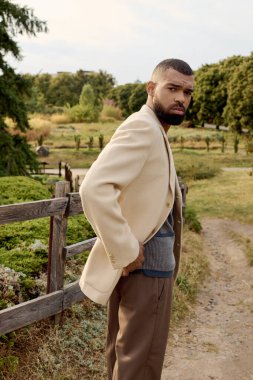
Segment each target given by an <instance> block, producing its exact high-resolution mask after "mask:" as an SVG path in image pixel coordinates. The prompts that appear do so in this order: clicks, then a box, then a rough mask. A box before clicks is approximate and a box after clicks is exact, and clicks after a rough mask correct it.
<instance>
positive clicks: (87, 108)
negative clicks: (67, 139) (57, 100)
mask: <svg viewBox="0 0 253 380" xmlns="http://www.w3.org/2000/svg"><path fill="white" fill-rule="evenodd" d="M65 112H66V113H67V115H68V116H69V117H70V118H71V120H72V121H74V122H80V121H86V122H93V121H97V120H98V118H99V112H100V108H99V107H98V106H97V105H96V96H95V93H94V90H93V88H92V87H91V85H90V84H85V85H84V86H83V89H82V92H81V95H80V98H79V104H76V105H75V106H73V107H70V105H67V106H66V107H65Z"/></svg>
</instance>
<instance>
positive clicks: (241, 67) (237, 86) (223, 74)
mask: <svg viewBox="0 0 253 380" xmlns="http://www.w3.org/2000/svg"><path fill="white" fill-rule="evenodd" d="M25 79H27V80H29V81H30V83H31V84H32V87H31V88H32V90H31V97H30V98H29V99H27V108H28V111H29V112H46V113H50V112H58V111H59V109H60V108H61V107H67V108H68V109H69V108H71V107H75V108H74V110H73V112H75V114H77V115H79V116H78V117H79V118H80V117H81V113H82V107H83V106H82V107H80V104H81V103H82V104H83V105H84V103H85V102H86V103H87V107H90V109H91V108H94V109H95V110H96V112H93V113H92V112H90V113H89V112H88V114H89V115H88V116H89V117H87V107H86V111H84V112H83V114H84V119H85V115H86V120H87V121H89V120H90V121H92V120H94V121H96V120H98V118H99V112H100V111H101V110H102V107H103V102H104V100H105V99H107V100H111V101H112V102H113V104H114V105H115V106H117V107H118V108H120V110H121V112H122V116H123V117H127V116H128V115H130V114H131V113H132V112H135V111H137V110H138V109H140V107H141V106H142V105H143V104H144V103H145V102H146V98H147V93H146V86H145V84H144V83H128V84H124V85H119V86H117V85H116V81H115V79H114V78H113V76H112V75H111V74H108V73H106V72H104V71H99V72H98V73H95V72H94V73H93V72H92V73H90V72H88V73H87V72H86V71H83V70H79V71H77V72H76V73H75V74H71V73H60V74H58V75H56V76H54V75H50V74H39V75H35V76H32V75H28V74H27V75H26V76H25ZM87 85H89V86H90V88H88V87H87ZM84 86H85V90H84V91H83V88H84ZM82 91H83V92H85V91H86V93H87V91H88V92H89V95H87V96H83V98H82V99H81V98H80V97H81V94H82ZM91 99H93V100H92V101H91ZM252 104H253V53H252V54H251V55H249V56H245V57H243V56H232V57H229V58H227V59H224V60H222V61H220V62H218V63H214V64H208V65H203V66H202V67H200V68H199V69H198V70H196V72H195V89H194V94H193V100H192V104H191V106H190V108H189V110H188V112H187V119H188V120H191V121H192V124H193V125H196V124H204V123H211V124H215V125H216V126H217V128H218V127H219V126H220V125H227V126H230V127H231V128H232V129H233V130H235V131H237V132H238V133H241V131H242V129H243V128H247V129H249V130H253V107H252ZM59 107H60V108H59ZM62 109H63V108H62ZM79 111H80V112H81V113H80V112H79Z"/></svg>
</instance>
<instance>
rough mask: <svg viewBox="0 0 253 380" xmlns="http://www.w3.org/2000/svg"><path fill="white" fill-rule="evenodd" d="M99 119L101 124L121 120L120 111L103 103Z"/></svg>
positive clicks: (111, 105)
mask: <svg viewBox="0 0 253 380" xmlns="http://www.w3.org/2000/svg"><path fill="white" fill-rule="evenodd" d="M99 119H100V121H102V122H108V121H115V120H121V119H122V112H121V109H120V108H119V107H116V106H114V105H113V104H108V103H104V105H103V109H102V111H101V113H100V118H99Z"/></svg>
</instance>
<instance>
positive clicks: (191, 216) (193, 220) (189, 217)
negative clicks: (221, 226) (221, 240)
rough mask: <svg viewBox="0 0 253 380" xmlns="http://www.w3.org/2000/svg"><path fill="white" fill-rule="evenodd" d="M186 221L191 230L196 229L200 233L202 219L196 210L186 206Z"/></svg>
mask: <svg viewBox="0 0 253 380" xmlns="http://www.w3.org/2000/svg"><path fill="white" fill-rule="evenodd" d="M185 223H186V225H187V226H188V228H189V230H191V231H194V232H196V233H198V234H199V233H200V232H201V230H202V226H201V223H200V221H199V220H198V217H197V214H196V212H195V210H194V209H192V208H189V207H186V210H185Z"/></svg>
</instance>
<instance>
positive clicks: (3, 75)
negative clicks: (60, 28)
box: [0, 0, 47, 175]
mask: <svg viewBox="0 0 253 380" xmlns="http://www.w3.org/2000/svg"><path fill="white" fill-rule="evenodd" d="M43 31H47V28H46V24H45V22H43V21H40V20H39V19H38V18H36V17H35V16H34V14H33V11H32V10H31V9H29V8H27V7H26V6H19V5H17V4H14V3H12V2H11V1H9V0H1V2H0V175H18V174H26V173H27V166H28V167H29V169H30V170H32V169H36V167H37V160H36V156H35V154H34V153H33V152H32V151H31V149H30V146H29V145H28V143H27V142H26V139H25V137H24V136H23V133H24V132H25V131H26V130H27V129H28V128H29V124H28V119H27V114H26V107H25V103H24V97H25V95H28V90H29V88H30V86H29V83H30V81H29V80H27V79H26V78H25V77H22V76H21V75H19V74H17V73H16V72H15V70H14V69H13V68H12V67H11V66H10V65H9V64H8V62H7V61H6V59H5V57H6V55H7V54H8V55H11V56H13V57H14V58H16V59H17V60H21V50H20V47H19V45H18V43H17V41H16V37H17V36H18V35H22V34H27V35H28V36H35V35H36V33H39V32H43ZM6 118H9V119H11V120H12V121H13V122H14V125H15V128H14V129H13V130H12V131H10V130H9V127H8V125H7V123H6Z"/></svg>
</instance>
